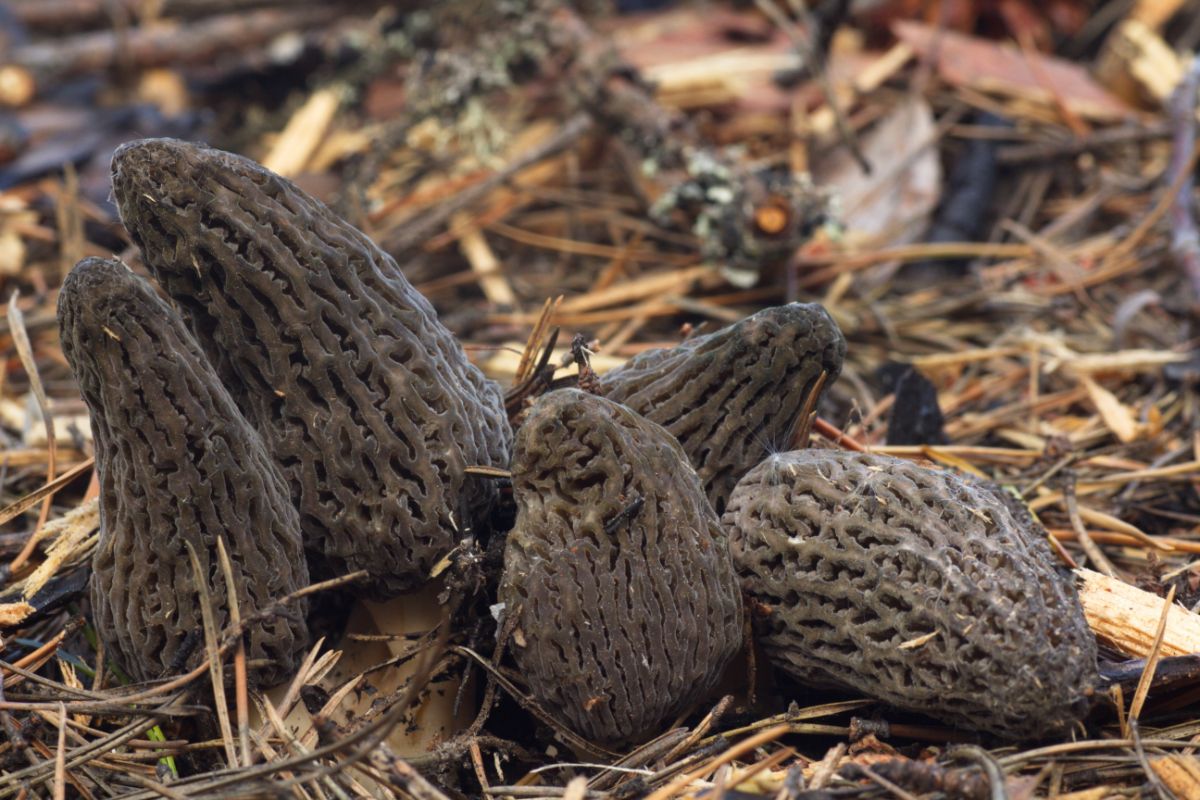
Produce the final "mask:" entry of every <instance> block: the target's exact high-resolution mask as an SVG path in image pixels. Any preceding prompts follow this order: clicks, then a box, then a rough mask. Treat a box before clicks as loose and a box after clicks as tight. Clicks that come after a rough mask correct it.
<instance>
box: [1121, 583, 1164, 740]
mask: <svg viewBox="0 0 1200 800" xmlns="http://www.w3.org/2000/svg"><path fill="white" fill-rule="evenodd" d="M1174 603H1175V587H1174V586H1172V587H1171V589H1170V590H1169V591H1168V592H1167V599H1166V602H1165V603H1164V604H1163V612H1162V616H1161V617H1159V620H1158V629H1157V630H1156V631H1155V633H1154V644H1153V645H1152V646H1151V648H1150V655H1149V656H1147V657H1146V668H1145V669H1144V670H1143V671H1142V677H1141V679H1140V680H1139V681H1138V685H1137V689H1136V690H1135V691H1134V693H1133V700H1131V701H1130V703H1129V715H1128V722H1127V723H1126V724H1127V725H1129V726H1132V725H1135V724H1137V721H1138V720H1139V719H1140V718H1141V715H1142V706H1143V705H1145V703H1146V697H1147V695H1149V693H1150V684H1151V683H1152V682H1153V681H1154V671H1155V670H1156V669H1157V668H1158V660H1159V658H1161V657H1162V643H1163V634H1165V633H1166V632H1167V619H1168V618H1169V616H1170V612H1171V606H1172V605H1174Z"/></svg>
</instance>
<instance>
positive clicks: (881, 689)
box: [723, 450, 1098, 739]
mask: <svg viewBox="0 0 1200 800" xmlns="http://www.w3.org/2000/svg"><path fill="white" fill-rule="evenodd" d="M723 524H724V526H725V529H726V531H727V532H728V534H729V537H730V545H731V548H732V550H733V555H734V561H735V562H736V564H737V567H738V570H739V572H740V574H741V577H742V586H743V588H744V589H745V591H746V593H747V596H748V597H749V598H752V600H753V603H754V606H753V613H752V616H753V617H754V618H755V622H756V627H757V629H758V632H759V641H760V642H761V643H762V645H763V647H764V648H765V650H766V652H767V654H768V656H769V657H770V658H771V660H772V661H773V662H774V663H775V664H776V665H777V666H778V667H780V668H781V669H782V670H783V671H785V672H787V673H790V674H791V675H793V676H794V677H796V678H798V679H799V680H801V681H803V682H808V683H810V684H817V685H830V684H832V685H838V686H843V687H849V688H853V689H857V690H858V691H861V692H862V693H864V694H866V695H868V696H871V697H876V698H879V699H880V700H883V701H885V702H887V703H889V704H891V705H893V706H896V707H898V708H904V709H911V710H914V711H919V712H922V713H925V714H928V715H929V716H932V717H936V718H939V719H942V720H945V721H946V722H949V723H953V724H955V725H958V726H961V727H963V728H968V729H974V730H984V731H990V732H992V733H995V734H998V735H1001V736H1004V737H1006V738H1011V739H1033V738H1037V737H1040V736H1043V735H1046V734H1049V733H1052V732H1056V731H1061V730H1063V729H1065V728H1066V727H1068V726H1070V725H1071V724H1073V723H1074V722H1076V721H1077V720H1079V719H1081V718H1082V716H1083V715H1084V714H1085V713H1086V711H1087V708H1088V702H1087V699H1088V697H1089V696H1090V695H1091V693H1092V690H1093V688H1094V687H1095V686H1096V684H1097V682H1098V677H1097V668H1096V642H1095V638H1094V636H1093V634H1092V632H1091V630H1090V629H1089V628H1088V625H1087V621H1086V620H1085V619H1084V615H1083V609H1082V607H1081V606H1080V603H1079V597H1078V595H1077V593H1076V591H1075V587H1074V583H1073V579H1072V577H1071V575H1070V573H1069V572H1068V571H1066V570H1063V569H1061V568H1058V567H1057V566H1056V562H1055V558H1054V556H1053V554H1052V553H1051V551H1050V548H1049V546H1048V545H1047V543H1046V539H1045V537H1046V534H1045V531H1044V530H1042V529H1041V528H1040V526H1036V527H1034V524H1033V521H1032V518H1026V519H1020V518H1018V517H1016V516H1014V515H1013V513H1012V512H1011V510H1010V509H1009V508H1008V507H1007V504H1006V503H1005V502H1004V501H1003V500H1001V499H1000V498H998V497H997V496H996V495H995V494H994V493H993V492H992V491H989V490H987V489H984V488H983V487H982V486H980V485H978V484H975V483H971V482H967V481H964V480H962V479H960V478H958V477H956V476H955V475H952V474H950V473H946V472H938V471H933V470H929V469H924V468H922V467H919V466H916V465H914V464H912V463H910V462H907V461H902V460H899V459H894V458H888V457H885V456H879V455H870V454H863V453H849V452H838V451H829V450H808V451H800V452H793V453H785V454H781V455H777V456H774V457H772V458H769V459H768V460H766V461H765V462H763V463H762V464H761V465H759V466H758V467H757V468H755V469H754V470H752V471H751V472H750V473H749V474H747V475H746V476H745V477H744V478H743V479H742V480H741V481H740V482H739V483H738V485H737V488H736V489H735V490H734V492H733V495H732V496H731V497H730V500H729V508H728V510H727V511H726V513H725V516H724V519H723Z"/></svg>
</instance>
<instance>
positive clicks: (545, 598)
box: [500, 389, 742, 744]
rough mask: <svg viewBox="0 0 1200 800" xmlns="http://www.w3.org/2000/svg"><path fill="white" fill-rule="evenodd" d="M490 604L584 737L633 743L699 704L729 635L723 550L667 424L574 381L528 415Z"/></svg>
mask: <svg viewBox="0 0 1200 800" xmlns="http://www.w3.org/2000/svg"><path fill="white" fill-rule="evenodd" d="M513 492H514V495H515V497H516V501H517V520H516V525H515V527H514V528H513V530H512V532H511V533H510V534H509V536H508V542H507V549H506V551H505V558H504V575H503V578H502V579H501V586H500V600H501V601H502V602H503V603H504V606H505V609H506V611H505V613H506V614H509V615H515V620H514V622H515V628H514V630H513V640H514V642H515V644H514V647H513V649H514V651H515V657H516V660H517V663H518V664H519V665H520V667H521V670H522V672H523V674H524V675H526V676H527V677H528V679H529V685H530V689H531V691H532V692H533V694H534V695H535V697H537V698H538V699H539V700H540V701H541V702H542V703H543V704H544V705H545V706H547V707H548V708H549V709H550V710H551V711H552V712H554V713H556V714H558V715H560V717H565V718H566V721H567V722H568V723H569V725H570V726H571V727H572V728H573V729H574V730H575V731H576V732H578V733H580V734H582V735H583V736H585V737H588V738H590V739H592V740H594V741H598V742H602V743H611V744H618V743H624V742H637V741H641V740H644V739H645V738H647V737H649V736H651V735H653V734H654V733H656V732H657V731H658V729H659V728H660V726H662V725H663V724H664V723H665V722H668V721H670V719H672V718H673V717H674V716H676V715H678V714H679V713H681V712H682V711H684V710H686V709H687V708H689V707H690V706H692V705H694V704H695V703H697V702H698V701H700V700H701V699H703V698H704V696H705V695H706V694H707V693H708V692H710V691H711V690H712V689H713V687H714V686H715V684H716V682H717V679H718V678H719V677H720V675H721V671H722V669H723V668H724V666H725V665H726V663H727V662H728V661H729V660H730V658H732V657H733V655H734V654H735V653H736V651H737V649H738V646H739V644H740V642H741V638H742V628H741V595H740V593H739V590H738V585H737V578H736V576H735V574H734V571H733V563H732V561H731V560H730V556H729V546H728V543H727V542H726V540H725V537H724V535H723V534H722V532H721V529H720V525H719V523H718V521H717V517H716V514H715V513H714V512H713V510H712V508H711V507H710V506H709V504H708V501H707V499H706V498H705V497H704V492H703V489H702V488H701V486H700V481H699V480H698V478H697V477H696V473H695V472H694V471H693V470H692V469H691V467H690V466H688V463H687V457H686V456H685V455H684V453H683V451H682V450H681V449H680V447H679V444H678V443H677V442H676V441H675V439H674V438H673V437H671V435H670V434H668V433H667V432H666V431H665V430H663V429H662V428H661V427H659V426H658V425H655V424H654V423H652V422H648V421H647V420H645V419H643V418H641V417H640V416H638V415H637V414H635V413H634V412H632V411H630V410H629V409H627V408H625V407H623V406H621V405H618V404H616V403H613V402H611V401H609V400H605V399H604V398H601V397H596V396H593V395H589V394H586V393H584V392H580V391H577V390H574V389H568V390H562V391H557V392H552V393H551V394H548V395H545V396H544V397H542V398H541V399H539V400H538V401H537V402H536V403H535V404H534V405H533V406H532V407H531V408H530V409H529V411H528V413H527V416H526V418H525V421H524V423H523V424H522V426H521V429H520V430H519V431H518V433H517V441H516V446H515V453H514V457H513Z"/></svg>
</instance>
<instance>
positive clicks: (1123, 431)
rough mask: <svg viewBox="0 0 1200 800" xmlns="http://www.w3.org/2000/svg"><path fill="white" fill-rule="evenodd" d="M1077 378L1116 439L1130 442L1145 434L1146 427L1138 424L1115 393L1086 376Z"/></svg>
mask: <svg viewBox="0 0 1200 800" xmlns="http://www.w3.org/2000/svg"><path fill="white" fill-rule="evenodd" d="M1079 380H1080V383H1082V384H1083V387H1084V388H1085V389H1087V393H1088V396H1089V397H1090V398H1091V400H1092V405H1094V406H1095V407H1096V411H1098V412H1099V413H1100V416H1101V418H1102V419H1103V420H1104V424H1105V425H1107V426H1108V429H1109V430H1110V431H1112V432H1113V434H1114V435H1115V436H1116V437H1117V438H1118V439H1120V440H1121V441H1122V442H1132V441H1134V440H1136V439H1138V438H1140V437H1141V436H1143V435H1144V434H1145V432H1146V427H1145V426H1143V425H1139V424H1138V422H1137V420H1136V419H1134V416H1133V412H1131V411H1130V410H1129V408H1128V407H1127V406H1125V404H1124V403H1122V402H1121V401H1120V400H1118V399H1117V396H1116V395H1115V394H1113V393H1112V392H1110V391H1109V390H1108V389H1105V388H1104V387H1103V386H1101V385H1100V384H1098V383H1096V382H1095V381H1094V380H1092V379H1091V378H1089V377H1087V376H1083V377H1081V378H1080V379H1079Z"/></svg>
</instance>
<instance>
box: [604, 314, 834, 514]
mask: <svg viewBox="0 0 1200 800" xmlns="http://www.w3.org/2000/svg"><path fill="white" fill-rule="evenodd" d="M845 357H846V340H845V338H844V337H843V336H842V332H841V331H840V330H839V329H838V327H837V324H836V323H835V322H834V321H833V319H832V318H831V317H830V316H829V313H828V312H826V311H825V309H823V308H822V307H821V306H819V305H816V304H802V303H791V304H789V305H786V306H778V307H775V308H768V309H766V310H764V311H760V312H758V313H757V314H755V315H753V316H751V317H747V318H746V319H744V320H742V321H741V322H738V323H737V324H735V325H731V326H729V327H728V328H724V329H723V330H719V331H717V332H715V333H711V334H708V335H706V336H697V337H696V338H694V339H689V340H688V341H685V342H684V343H682V344H680V345H678V346H676V347H671V348H666V349H661V350H650V351H647V352H645V353H641V354H639V355H638V356H636V357H635V358H633V359H631V360H630V361H629V363H628V364H626V365H624V366H623V367H620V368H619V369H615V370H611V371H609V372H607V373H605V374H604V375H603V376H602V377H601V379H600V380H601V393H602V394H603V395H604V396H605V397H608V398H609V399H611V400H616V401H617V402H619V403H622V404H624V405H626V406H629V407H630V408H632V409H633V410H634V411H637V412H638V413H639V414H642V415H643V416H645V417H646V419H649V420H651V421H653V422H657V423H658V424H659V425H662V426H663V427H664V428H666V429H667V430H669V431H670V432H671V433H672V434H674V435H675V437H676V438H677V439H679V442H680V444H682V445H683V449H684V450H685V451H686V452H687V454H688V457H689V458H691V461H692V464H693V466H695V468H696V472H697V473H699V475H700V479H701V480H702V481H703V482H704V488H705V491H706V492H707V493H708V499H709V500H710V501H711V502H712V504H713V508H715V509H716V511H717V513H718V514H720V513H721V512H722V511H724V509H725V503H726V501H727V500H728V498H729V493H730V492H731V491H733V486H734V484H735V483H737V481H738V479H739V478H741V477H742V476H743V475H745V474H746V472H747V471H749V470H750V468H751V467H753V466H754V465H755V464H757V463H759V462H760V461H762V459H763V458H765V457H766V456H767V455H769V454H770V453H772V452H778V451H780V450H786V449H787V448H788V445H789V442H788V441H787V439H788V438H789V437H790V436H791V435H792V434H793V432H794V431H795V429H796V426H797V423H798V422H799V421H800V420H799V416H800V412H801V410H802V409H804V408H805V403H806V402H809V401H810V395H812V394H813V392H814V391H817V390H819V389H820V388H821V386H822V385H824V386H828V385H829V384H831V383H833V381H834V380H836V379H837V376H838V375H839V374H840V373H841V371H842V362H843V360H844V359H845ZM822 373H824V374H825V378H824V382H823V384H822V382H821V375H822ZM815 400H816V398H815V397H812V398H811V401H812V402H815Z"/></svg>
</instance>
